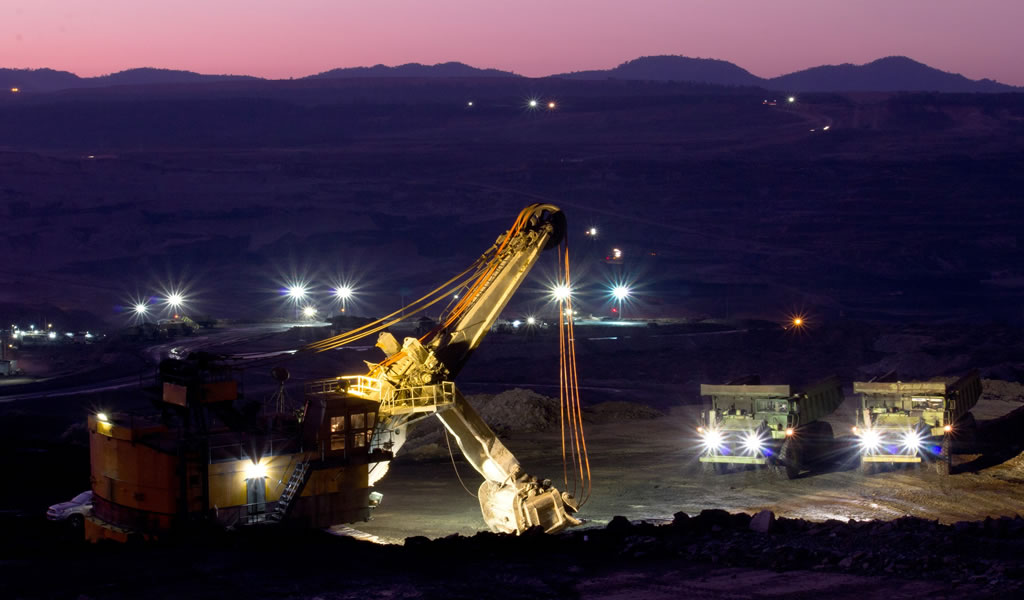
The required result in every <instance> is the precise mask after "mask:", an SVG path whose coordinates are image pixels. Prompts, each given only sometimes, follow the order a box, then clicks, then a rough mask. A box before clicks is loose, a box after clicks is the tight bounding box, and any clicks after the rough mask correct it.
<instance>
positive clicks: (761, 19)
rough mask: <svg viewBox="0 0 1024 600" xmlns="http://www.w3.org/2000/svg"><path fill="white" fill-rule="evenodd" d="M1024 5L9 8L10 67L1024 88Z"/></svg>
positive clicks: (487, 1)
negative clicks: (410, 66)
mask: <svg viewBox="0 0 1024 600" xmlns="http://www.w3.org/2000/svg"><path fill="white" fill-rule="evenodd" d="M1022 24H1024V0H841V1H840V0H546V1H539V0H506V1H501V0H3V1H2V2H0V67H13V68H26V67H28V68H39V67H51V68H55V69H61V70H67V71H72V72H74V73H77V74H79V75H82V76H90V75H101V74H104V73H111V72H115V71H120V70H123V69H127V68H132V67H147V66H148V67H160V68H173V69H188V70H192V71H199V72H202V73H236V74H248V75H257V76H262V77H272V78H286V77H302V76H305V75H310V74H313V73H318V72H321V71H325V70H328V69H331V68H335V67H349V66H361V65H373V64H378V63H383V64H388V65H394V64H401V63H406V62H421V63H427V64H433V63H437V62H446V61H450V60H456V61H461V62H464V63H467V64H471V65H473V66H477V67H495V68H499V69H504V70H509V71H515V72H516V73H520V74H523V75H530V76H542V75H549V74H552V73H559V72H565V71H573V70H582V69H600V68H609V67H613V66H615V65H617V64H619V63H621V62H623V61H626V60H629V59H632V58H636V57H638V56H646V55H653V54H682V55H686V56H698V57H706V58H720V59H724V60H728V61H731V62H734V63H736V64H738V65H739V66H741V67H743V68H745V69H747V70H749V71H751V72H752V73H754V74H755V75H759V76H762V77H772V76H775V75H781V74H783V73H788V72H791V71H796V70H799V69H804V68H807V67H812V66H816V65H820V64H838V63H843V62H852V63H857V64H860V63H864V62H869V61H871V60H874V59H876V58H880V57H883V56H890V55H906V56H909V57H911V58H913V59H915V60H918V61H921V62H924V63H926V64H929V65H931V66H933V67H936V68H939V69H942V70H945V71H952V72H958V73H962V74H963V75H965V76H967V77H970V78H971V79H979V78H982V77H989V78H992V79H997V80H999V81H1002V82H1005V83H1010V84H1014V85H1024V66H1022V65H1024V61H1022V60H1021V57H1022V56H1024V34H1021V32H1020V27H1021V25H1022Z"/></svg>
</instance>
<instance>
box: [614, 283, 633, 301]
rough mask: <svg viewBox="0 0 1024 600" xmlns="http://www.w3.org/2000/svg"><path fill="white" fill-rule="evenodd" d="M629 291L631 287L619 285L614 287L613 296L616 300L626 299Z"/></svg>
mask: <svg viewBox="0 0 1024 600" xmlns="http://www.w3.org/2000/svg"><path fill="white" fill-rule="evenodd" d="M629 293H630V290H629V288H628V287H626V286H624V285H617V286H615V287H613V288H612V296H613V297H614V298H615V299H616V300H625V299H626V298H629Z"/></svg>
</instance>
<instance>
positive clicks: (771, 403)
mask: <svg viewBox="0 0 1024 600" xmlns="http://www.w3.org/2000/svg"><path fill="white" fill-rule="evenodd" d="M700 393H701V396H704V397H706V398H708V399H709V400H710V404H709V405H708V406H707V408H705V410H703V411H702V412H701V423H700V426H699V427H698V428H697V433H698V434H699V435H700V438H701V442H702V445H703V449H702V451H701V456H700V462H701V464H702V465H704V471H705V472H706V473H714V472H719V473H721V472H724V471H726V470H728V469H729V466H730V465H754V466H755V467H765V468H772V469H774V470H775V471H777V472H779V473H784V474H785V475H786V476H787V477H789V478H790V479H793V478H794V477H796V476H798V475H799V474H800V472H801V471H803V470H804V469H806V468H810V467H813V466H814V465H815V464H817V463H819V462H820V460H821V459H822V458H823V456H824V454H825V453H826V452H828V451H829V449H831V447H832V441H833V438H832V426H831V425H829V424H828V423H826V422H825V421H822V420H821V419H823V418H824V417H826V416H828V415H830V414H832V412H834V411H835V410H836V409H837V408H839V405H840V404H842V403H843V391H842V384H841V383H840V381H839V379H838V378H837V377H829V378H827V379H824V380H822V381H820V382H818V383H816V384H814V385H812V386H809V387H808V388H806V389H805V390H803V391H799V392H797V391H794V390H792V389H790V386H788V385H761V384H760V378H759V377H757V376H750V377H745V378H743V379H740V380H736V381H733V382H731V383H729V384H726V385H708V384H702V385H701V386H700Z"/></svg>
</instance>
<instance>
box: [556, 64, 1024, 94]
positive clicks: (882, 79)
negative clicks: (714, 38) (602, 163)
mask: <svg viewBox="0 0 1024 600" xmlns="http://www.w3.org/2000/svg"><path fill="white" fill-rule="evenodd" d="M552 77H558V78H563V79H625V80H638V81H693V82H702V83H713V84H718V85H750V86H759V87H764V88H768V89H778V90H785V91H793V92H931V91H935V92H1013V91H1021V88H1018V87H1014V86H1011V85H1006V84H1003V83H999V82H998V81H993V80H991V79H981V80H978V81H975V80H972V79H968V78H966V77H964V76H963V75H960V74H957V73H947V72H945V71H940V70H938V69H935V68H932V67H929V66H928V65H925V64H922V63H919V62H917V61H915V60H912V59H909V58H907V57H905V56H890V57H888V58H880V59H878V60H876V61H874V62H870V63H867V64H865V65H852V64H842V65H826V66H821V67H814V68H812V69H806V70H803V71H797V72H795V73H790V74H788V75H781V76H779V77H774V78H771V79H763V78H761V77H757V76H756V75H753V74H751V73H750V72H749V71H746V70H745V69H742V68H740V67H738V66H736V65H734V64H732V63H731V62H727V61H724V60H716V59H710V58H689V57H686V56H645V57H643V58H638V59H636V60H631V61H629V62H624V63H622V64H621V65H619V66H617V67H615V68H613V69H606V70H597V71H577V72H574V73H563V74H561V75H552Z"/></svg>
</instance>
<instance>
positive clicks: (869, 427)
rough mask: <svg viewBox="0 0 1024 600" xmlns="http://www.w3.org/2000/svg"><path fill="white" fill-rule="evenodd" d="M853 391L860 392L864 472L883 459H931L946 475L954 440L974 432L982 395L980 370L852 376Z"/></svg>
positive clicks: (923, 461)
mask: <svg viewBox="0 0 1024 600" xmlns="http://www.w3.org/2000/svg"><path fill="white" fill-rule="evenodd" d="M853 391H854V393H855V394H859V395H860V408H859V410H858V411H857V422H856V424H855V425H854V426H853V432H854V434H856V435H857V438H858V441H859V446H860V460H861V470H862V471H863V472H865V473H869V472H871V471H873V470H874V469H875V468H876V467H877V466H879V465H896V464H910V465H924V464H928V463H931V464H934V465H935V468H936V470H937V471H938V472H939V473H940V474H944V475H948V474H949V471H950V467H951V466H952V451H953V443H954V442H956V441H960V442H969V441H971V440H973V438H974V436H975V435H976V431H977V424H976V423H975V421H974V416H973V415H972V414H971V412H970V411H971V409H972V408H974V406H975V405H976V404H977V403H978V398H979V397H980V396H981V379H980V378H979V376H978V372H977V371H971V372H970V373H968V374H967V375H964V376H963V377H960V378H956V377H937V378H933V379H930V380H928V381H899V380H898V378H897V377H896V374H895V373H888V374H886V375H884V376H882V377H880V378H878V379H876V380H872V381H867V382H860V381H858V382H854V384H853Z"/></svg>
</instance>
